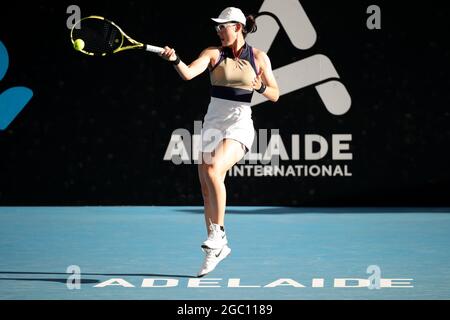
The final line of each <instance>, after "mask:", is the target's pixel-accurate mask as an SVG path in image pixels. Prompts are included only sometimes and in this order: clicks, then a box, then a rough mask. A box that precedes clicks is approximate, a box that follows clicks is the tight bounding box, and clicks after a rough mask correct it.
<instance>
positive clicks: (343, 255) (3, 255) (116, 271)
mask: <svg viewBox="0 0 450 320" xmlns="http://www.w3.org/2000/svg"><path fill="white" fill-rule="evenodd" d="M449 213H450V210H449V209H444V208H443V209H437V208H432V209H426V208H424V209H417V208H401V209H398V208H396V209H389V208H372V209H367V208H361V209H358V208H356V209H355V208H352V209H347V208H339V209H332V208H326V209H325V208H324V209H320V208H279V207H229V208H228V209H227V216H226V227H227V234H228V239H229V245H230V247H231V248H232V253H231V256H229V257H228V258H227V259H225V260H224V261H223V262H222V263H221V264H220V265H219V266H218V268H217V269H216V270H215V271H214V272H213V273H211V274H209V275H208V276H207V277H205V278H201V279H198V278H196V277H195V275H196V273H197V271H198V269H199V267H200V265H201V263H202V259H203V253H202V252H201V250H200V244H201V242H202V241H203V240H204V239H205V237H206V231H205V226H204V219H203V211H202V208H201V207H2V208H0V299H169V300H175V299H180V300H183V299H201V300H204V299H207V300H209V299H273V300H277V299H288V300H290V299H293V300H300V299H449V298H450V268H449V265H450V250H449V247H450V214H449ZM71 265H76V266H79V267H80V269H81V284H80V289H73V290H69V289H68V287H67V280H68V277H69V274H68V273H66V271H67V267H68V266H71ZM371 265H372V266H378V267H379V268H380V271H381V284H380V285H381V288H380V289H378V290H377V289H369V288H368V285H372V284H374V283H376V282H374V281H373V279H374V278H370V281H369V277H371V275H372V274H369V273H367V272H366V270H367V268H368V267H369V266H371ZM112 279H116V280H112ZM238 279H239V280H238ZM345 279H347V280H345ZM351 279H353V280H351ZM356 279H359V280H356ZM388 279H394V280H388ZM108 280H109V282H105V281H108ZM69 283H73V281H72V282H71V281H69ZM108 283H109V284H110V285H107V284H108ZM114 284H115V285H114ZM119 284H120V285H119ZM358 285H359V286H360V287H357V286H358ZM233 286H234V287H233ZM236 286H240V287H236ZM245 286H247V287H245ZM248 286H253V287H248ZM255 286H256V287H255ZM342 286H345V287H342ZM389 286H391V287H389Z"/></svg>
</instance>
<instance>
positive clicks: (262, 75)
mask: <svg viewBox="0 0 450 320" xmlns="http://www.w3.org/2000/svg"><path fill="white" fill-rule="evenodd" d="M255 51H256V52H255V60H256V62H257V63H258V66H259V74H258V75H257V76H256V78H257V79H255V80H256V81H255V84H254V88H255V89H259V88H261V82H262V83H264V85H265V86H266V90H265V91H264V93H263V95H264V96H265V97H266V98H267V99H269V100H270V101H272V102H277V101H278V98H279V97H280V90H279V89H278V84H277V81H276V79H275V75H274V74H273V71H272V64H271V63H270V59H269V57H268V56H267V54H266V53H265V52H264V51H260V50H255Z"/></svg>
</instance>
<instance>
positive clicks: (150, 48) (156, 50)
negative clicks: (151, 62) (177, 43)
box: [145, 44, 164, 53]
mask: <svg viewBox="0 0 450 320" xmlns="http://www.w3.org/2000/svg"><path fill="white" fill-rule="evenodd" d="M145 50H147V51H150V52H153V53H161V52H163V51H164V49H163V48H161V47H156V46H151V45H149V44H148V45H146V46H145Z"/></svg>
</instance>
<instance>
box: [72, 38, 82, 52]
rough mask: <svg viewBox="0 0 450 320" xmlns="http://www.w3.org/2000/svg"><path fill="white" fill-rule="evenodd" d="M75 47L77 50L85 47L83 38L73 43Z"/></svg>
mask: <svg viewBox="0 0 450 320" xmlns="http://www.w3.org/2000/svg"><path fill="white" fill-rule="evenodd" d="M73 47H74V48H75V50H83V48H84V41H83V40H82V39H77V40H75V41H74V43H73Z"/></svg>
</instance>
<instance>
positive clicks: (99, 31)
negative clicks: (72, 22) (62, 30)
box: [73, 18, 122, 55]
mask: <svg viewBox="0 0 450 320" xmlns="http://www.w3.org/2000/svg"><path fill="white" fill-rule="evenodd" d="M73 39H74V40H77V39H82V40H83V41H84V44H85V45H84V49H83V50H84V51H86V52H89V53H92V54H95V55H101V54H109V53H113V52H114V51H115V50H116V49H118V48H119V47H120V46H121V44H122V33H121V32H120V30H119V29H118V28H117V27H116V26H114V25H113V24H111V23H110V22H109V21H106V20H101V19H94V18H91V19H85V20H82V21H81V26H80V29H74V33H73Z"/></svg>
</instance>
